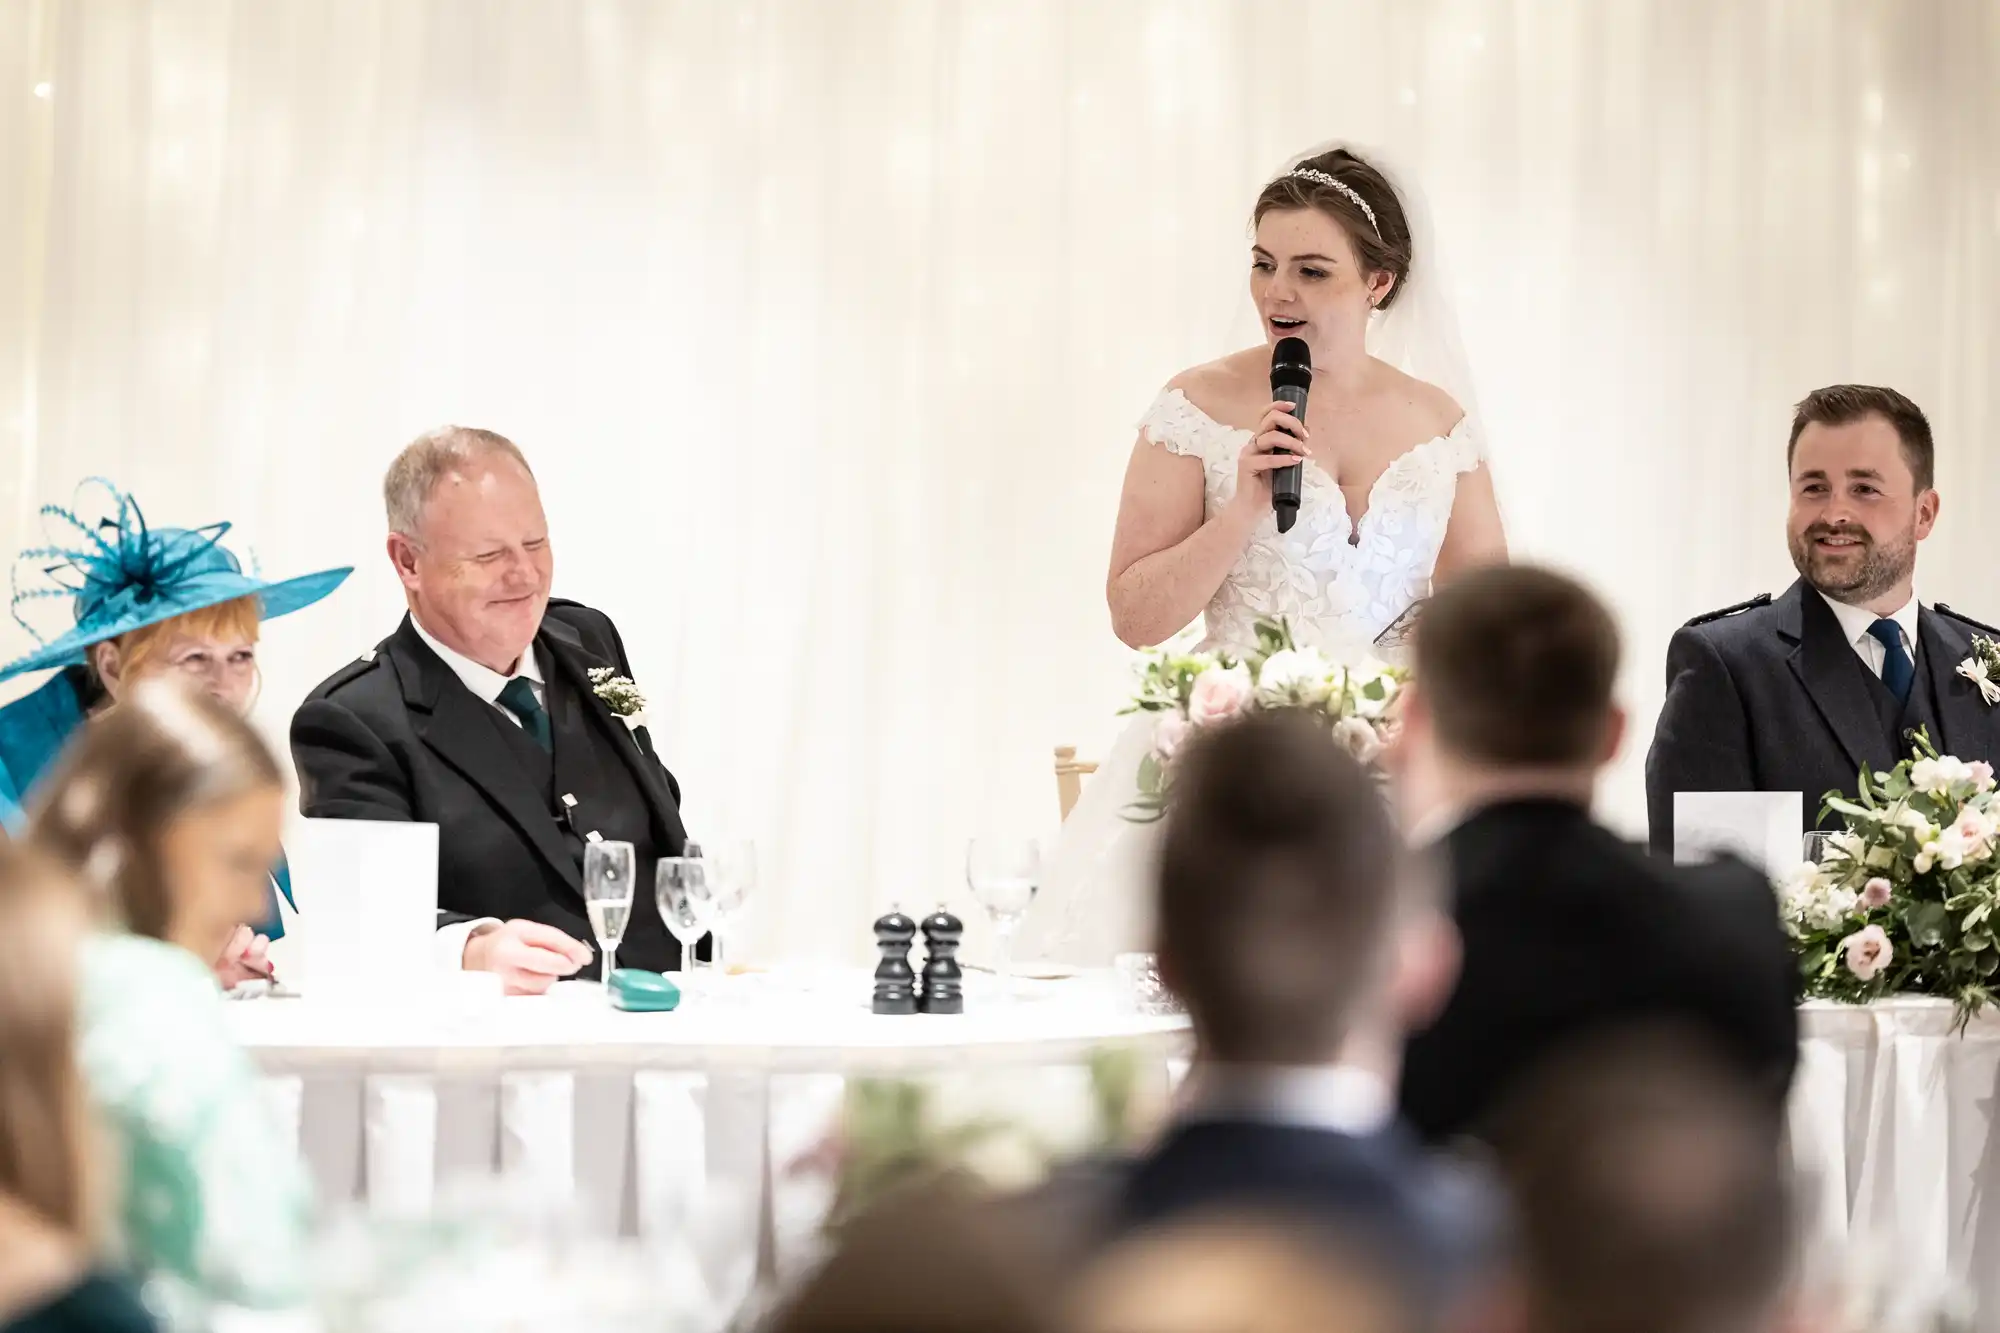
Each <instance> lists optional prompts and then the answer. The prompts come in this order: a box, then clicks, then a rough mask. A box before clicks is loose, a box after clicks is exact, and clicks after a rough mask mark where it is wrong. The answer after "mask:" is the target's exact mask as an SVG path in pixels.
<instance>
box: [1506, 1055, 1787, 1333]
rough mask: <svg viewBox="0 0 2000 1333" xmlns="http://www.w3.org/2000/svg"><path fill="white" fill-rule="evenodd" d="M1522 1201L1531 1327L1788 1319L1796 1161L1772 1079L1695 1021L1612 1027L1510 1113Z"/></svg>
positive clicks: (1510, 1173)
mask: <svg viewBox="0 0 2000 1333" xmlns="http://www.w3.org/2000/svg"><path fill="white" fill-rule="evenodd" d="M1496 1124H1497V1128H1496V1132H1495V1134H1494V1144H1495V1148H1496V1156H1497V1160H1498V1163H1499V1167H1500V1171H1501V1174H1502V1176H1503V1178H1504V1179H1505V1180H1506V1182H1507V1184H1508V1186H1509V1187H1510V1190H1511V1192H1512V1195H1513V1198H1514V1202H1515V1210H1516V1233H1517V1240H1516V1264H1517V1282H1518V1288H1517V1290H1516V1291H1515V1292H1514V1295H1513V1299H1512V1300H1510V1301H1507V1302H1505V1303H1504V1304H1505V1308H1504V1310H1503V1312H1502V1313H1501V1316H1500V1317H1499V1319H1498V1320H1497V1326H1498V1327H1499V1328H1502V1329H1512V1330H1515V1331H1516V1333H1764V1331H1765V1330H1775V1329H1778V1328H1781V1327H1784V1326H1785V1323H1786V1318H1787V1309H1788V1306H1787V1300H1786V1292H1787V1288H1788V1285H1789V1276H1790V1273H1791V1271H1792V1258H1793V1253H1792V1230H1793V1212H1792V1208H1791V1200H1790V1195H1789V1188H1788V1166H1787V1164H1786V1161H1785V1154H1784V1151H1783V1149H1782V1148H1781V1146H1780V1144H1779V1142H1778V1140H1777V1138H1776V1137H1775V1136H1774V1135H1773V1134H1772V1133H1771V1127H1770V1118H1769V1116H1768V1115H1767V1114H1766V1112H1765V1108H1764V1106H1763V1104H1762V1100H1761V1096H1760V1095H1759V1090H1758V1089H1755V1088H1754V1087H1752V1086H1750V1085H1749V1084H1747V1083H1746V1082H1745V1080H1744V1079H1743V1078H1742V1076H1741V1074H1740V1073H1739V1072H1738V1071H1737V1069H1736V1068H1735V1067H1734V1066H1733V1064H1732V1063H1731V1062H1729V1061H1728V1060H1726V1059H1724V1058H1722V1057H1721V1056H1719V1055H1718V1054H1717V1053H1716V1052H1715V1050H1714V1048H1713V1047H1712V1046H1711V1045H1710V1044H1709V1043H1707V1042H1706V1040H1705V1039H1703V1038H1701V1037H1699V1036H1697V1035H1695V1034H1694V1033H1693V1032H1692V1031H1691V1030H1687V1029H1676V1028H1656V1029H1650V1030H1644V1029H1642V1030H1632V1031H1625V1032H1619V1033H1609V1034H1606V1035H1605V1037H1604V1038H1603V1039H1602V1040H1599V1041H1595V1042H1591V1043H1587V1044H1583V1045H1579V1046H1577V1047H1575V1048H1573V1049H1572V1050H1570V1051H1568V1052H1566V1053H1565V1054H1564V1055H1563V1056H1562V1057H1561V1058H1559V1059H1557V1060H1555V1061H1552V1062H1550V1063H1548V1064H1546V1065H1545V1066H1544V1067H1543V1068H1542V1069H1541V1070H1540V1071H1539V1072H1538V1073H1537V1075H1536V1076H1535V1078H1534V1079H1533V1080H1532V1081H1531V1082H1529V1083H1528V1084H1526V1085H1525V1086H1523V1088H1522V1089H1521V1091H1520V1093H1519V1094H1518V1095H1517V1096H1516V1097H1514V1098H1512V1099H1511V1100H1510V1101H1509V1103H1508V1106H1507V1108H1506V1110H1505V1112H1504V1113H1503V1114H1502V1115H1501V1117H1500V1118H1499V1120H1498V1121H1497V1122H1496Z"/></svg>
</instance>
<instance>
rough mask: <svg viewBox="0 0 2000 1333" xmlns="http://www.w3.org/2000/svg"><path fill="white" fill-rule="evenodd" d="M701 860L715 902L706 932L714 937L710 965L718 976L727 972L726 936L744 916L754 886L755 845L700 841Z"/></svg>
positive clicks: (750, 843)
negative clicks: (712, 917) (712, 916)
mask: <svg viewBox="0 0 2000 1333" xmlns="http://www.w3.org/2000/svg"><path fill="white" fill-rule="evenodd" d="M701 859H702V861H703V862H704V863H705V864H706V867H707V869H706V871H705V874H704V878H705V879H706V880H707V881H708V887H709V892H710V894H711V895H712V897H713V898H714V901H715V916H714V920H713V924H712V925H711V926H710V927H709V933H710V934H711V935H713V936H714V937H715V956H714V958H713V960H712V963H711V966H713V967H714V969H715V973H716V975H717V976H718V977H720V976H725V975H727V974H726V972H725V971H724V969H725V968H726V967H727V966H728V962H727V959H726V957H725V955H724V948H723V946H724V943H725V937H727V936H728V934H729V933H730V931H731V930H732V929H733V928H734V927H735V926H736V925H737V924H738V923H739V922H740V921H742V919H743V909H744V907H745V906H746V905H748V903H749V900H750V894H751V892H752V890H754V889H755V888H756V887H757V846H756V844H755V843H752V842H748V841H735V842H708V843H703V844H702V848H701Z"/></svg>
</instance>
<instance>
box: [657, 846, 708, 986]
mask: <svg viewBox="0 0 2000 1333" xmlns="http://www.w3.org/2000/svg"><path fill="white" fill-rule="evenodd" d="M653 894H654V897H655V898H656V899H657V900H658V902H659V904H660V919H661V920H662V921H664V922H666V923H667V930H668V931H669V932H670V933H671V934H672V935H673V937H674V938H675V939H677V940H679V941H680V945H681V989H682V990H692V989H694V985H693V983H694V973H695V969H696V966H697V963H698V961H699V960H697V959H696V958H695V956H694V946H695V944H696V942H697V941H699V940H700V939H701V937H702V936H704V935H706V934H708V933H709V931H711V930H713V929H714V928H715V890H714V888H713V887H712V886H711V885H710V884H709V882H708V862H707V861H705V860H703V859H702V858H701V857H698V856H663V857H661V858H660V863H659V866H658V868H657V869H655V870H654V871H653Z"/></svg>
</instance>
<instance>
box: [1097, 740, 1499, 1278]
mask: <svg viewBox="0 0 2000 1333" xmlns="http://www.w3.org/2000/svg"><path fill="white" fill-rule="evenodd" d="M1166 820H1167V822H1166V829H1165V833H1164V837H1163V840H1162V845H1161V850H1160V868H1159V911H1158V914H1157V916H1158V921H1159V966H1160V972H1161V975H1162V977H1163V978H1164V979H1165V980H1166V982H1167V984H1168V985H1169V986H1171V987H1172V988H1173V990H1174V992H1175V993H1176V994H1177V995H1178V996H1179V997H1180V998H1181V1000H1182V1001H1183V1002H1184V1003H1185V1004H1186V1006H1187V1010H1188V1014H1189V1016H1190V1018H1191V1019H1192V1022H1193V1026H1194V1032H1195V1042H1196V1054H1197V1059H1196V1065H1195V1069H1194V1072H1193V1073H1192V1075H1191V1076H1190V1086H1189V1088H1188V1090H1187V1097H1186V1100H1185V1104H1184V1105H1183V1107H1182V1108H1181V1110H1180V1112H1179V1113H1178V1115H1177V1119H1176V1123H1175V1125H1174V1126H1173V1128H1172V1130H1171V1131H1170V1132H1169V1133H1168V1135H1167V1136H1166V1138H1165V1139H1164V1140H1163V1141H1162V1142H1161V1143H1160V1144H1159V1145H1158V1147H1156V1148H1155V1149H1154V1150H1153V1151H1152V1152H1151V1153H1150V1154H1149V1155H1147V1156H1146V1157H1144V1158H1142V1159H1141V1160H1140V1161H1138V1162H1137V1163H1136V1164H1135V1165H1134V1167H1133V1169H1132V1171H1131V1173H1130V1176H1129V1178H1128V1180H1127V1182H1126V1184H1125V1187H1124V1197H1123V1202H1122V1212H1121V1216H1122V1218H1123V1220H1124V1222H1125V1224H1126V1225H1127V1226H1128V1227H1136V1226H1144V1225H1154V1224H1159V1223H1162V1222H1166V1221H1169V1220H1171V1219H1174V1218H1176V1217H1180V1216H1184V1215H1188V1214H1191V1213H1195V1212H1199V1211H1205V1210H1210V1209H1214V1208H1218V1207H1243V1208H1256V1209H1270V1210H1273V1211H1276V1212H1282V1213H1284V1214H1286V1215H1288V1216H1291V1217H1293V1218H1294V1219H1295V1220H1303V1221H1304V1222H1305V1223H1307V1224H1308V1225H1311V1226H1314V1227H1322V1228H1326V1229H1331V1230H1336V1231H1339V1232H1340V1233H1342V1234H1343V1235H1345V1236H1347V1237H1349V1238H1351V1239H1359V1240H1361V1241H1363V1242H1364V1243H1366V1244H1369V1245H1371V1246H1373V1247H1374V1249H1375V1250H1376V1251H1378V1252H1379V1256H1380V1257H1381V1258H1383V1259H1386V1260H1387V1262H1388V1264H1389V1265H1391V1266H1392V1267H1393V1268H1394V1269H1395V1270H1396V1271H1398V1272H1399V1273H1400V1274H1401V1275H1402V1276H1405V1277H1407V1278H1408V1279H1409V1280H1410V1281H1411V1282H1412V1284H1413V1285H1416V1286H1421V1287H1423V1288H1424V1289H1425V1290H1426V1292H1427V1293H1428V1294H1430V1295H1432V1296H1434V1297H1438V1298H1442V1299H1450V1298H1453V1297H1455V1296H1456V1295H1457V1294H1458V1293H1459V1292H1460V1291H1461V1290H1462V1289H1463V1287H1464V1286H1465V1284H1466V1282H1467V1281H1469V1280H1471V1279H1472V1278H1473V1277H1475V1276H1476V1274H1477V1271H1478V1269H1479V1267H1480V1264H1481V1260H1482V1256H1483V1249H1484V1245H1485V1240H1486V1236H1485V1233H1486V1231H1487V1229H1488V1228H1489V1225H1490V1222H1491V1217H1490V1208H1489V1207H1488V1206H1487V1205H1488V1200H1487V1199H1486V1197H1485V1195H1484V1194H1483V1192H1482V1191H1481V1190H1479V1189H1478V1188H1477V1187H1476V1185H1474V1184H1473V1183H1472V1182H1469V1181H1468V1180H1466V1179H1464V1178H1462V1177H1461V1176H1460V1175H1459V1174H1458V1173H1456V1172H1454V1171H1451V1170H1448V1169H1446V1168H1443V1167H1441V1166H1440V1165H1438V1164H1436V1163H1433V1162H1431V1161H1428V1160H1427V1159H1425V1158H1424V1157H1423V1155H1422V1154H1421V1153H1420V1152H1419V1151H1418V1150H1417V1148H1416V1145H1415V1143H1414V1141H1412V1140H1411V1139H1410V1138H1409V1137H1408V1136H1407V1135H1406V1134H1405V1133H1404V1132H1403V1131H1402V1130H1401V1128H1400V1127H1399V1126H1398V1125H1397V1124H1396V1121H1395V1096H1394V1089H1395V1080H1396V1072H1397V1060H1398V1056H1399V1052H1400V1048H1401V1043H1402V1037H1403V1033H1404V1032H1405V1030H1406V1029H1407V1028H1408V1026H1409V1025H1410V1024H1412V1023H1420V1022H1422V1021H1424V1019H1425V1018H1426V1017H1427V1016H1428V1015H1429V1014H1430V1013H1431V1012H1433V1011H1434V1009H1435V1007H1436V1005H1437V1004H1438V1003H1440V1002H1441V1000H1442V997H1443V996H1444V994H1445V993H1446V992H1447V991H1448V989H1449V987H1450V983H1451V977H1452V973H1453V968H1454V965H1455V962H1456V947H1455V943H1454V940H1453V936H1452V932H1451V927H1450V923H1449V921H1448V920H1447V919H1446V918H1445V917H1444V915H1443V914H1442V912H1441V911H1440V910H1439V908H1438V905H1437V901H1436V895H1435V890H1434V886H1433V884H1432V882H1431V880H1430V878H1429V877H1428V876H1427V875H1426V874H1424V873H1421V871H1420V868H1419V867H1417V866H1415V865H1413V864H1412V863H1411V862H1410V859H1409V858H1407V857H1406V856H1405V855H1404V853H1403V850H1402V847H1401V844H1400V842H1399V841H1398V838H1397V836H1396V832H1395V829H1394V827H1393V825H1392V823H1391V820H1390V817H1389V812H1388V809H1387V805H1386V802H1385V801H1384V799H1383V794H1382V791H1381V788H1380V786H1379V784H1378V783H1377V781H1376V779H1375V778H1374V777H1373V776H1372V775H1371V774H1369V773H1368V772H1366V771H1365V770H1364V769H1363V768H1362V767H1361V766H1360V765H1359V764H1357V763H1356V762H1355V761H1354V760H1353V759H1352V758H1350V757H1349V756H1348V754H1347V753H1346V751H1345V750H1343V749H1342V748H1341V746H1340V745H1339V744H1338V743H1337V742H1336V741H1335V740H1334V738H1333V736H1332V735H1331V734H1330V733H1329V731H1328V730H1327V728H1326V726H1325V725H1324V724H1323V723H1322V722H1320V721H1319V720H1317V719H1316V718H1315V717H1314V716H1312V715H1310V714H1308V713H1307V712H1305V711H1304V710H1296V709H1279V710H1272V711H1265V712H1258V713H1253V714H1250V715H1248V716H1246V717H1244V718H1242V719H1240V720H1238V721H1235V722H1231V723H1228V724H1226V725H1223V726H1220V727H1217V728H1215V729H1213V730H1211V731H1208V732H1206V733H1204V734H1203V735H1201V736H1200V737H1199V738H1197V739H1196V741H1195V742H1194V743H1193V744H1192V745H1191V746H1190V748H1189V750H1188V751H1187V752H1186V753H1185V754H1184V755H1183V756H1182V757H1181V759H1180V760H1179V762H1178V764H1177V773H1176V777H1175V781H1174V786H1173V790H1172V793H1171V795H1170V797H1169V803H1168V810H1167V816H1166Z"/></svg>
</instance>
